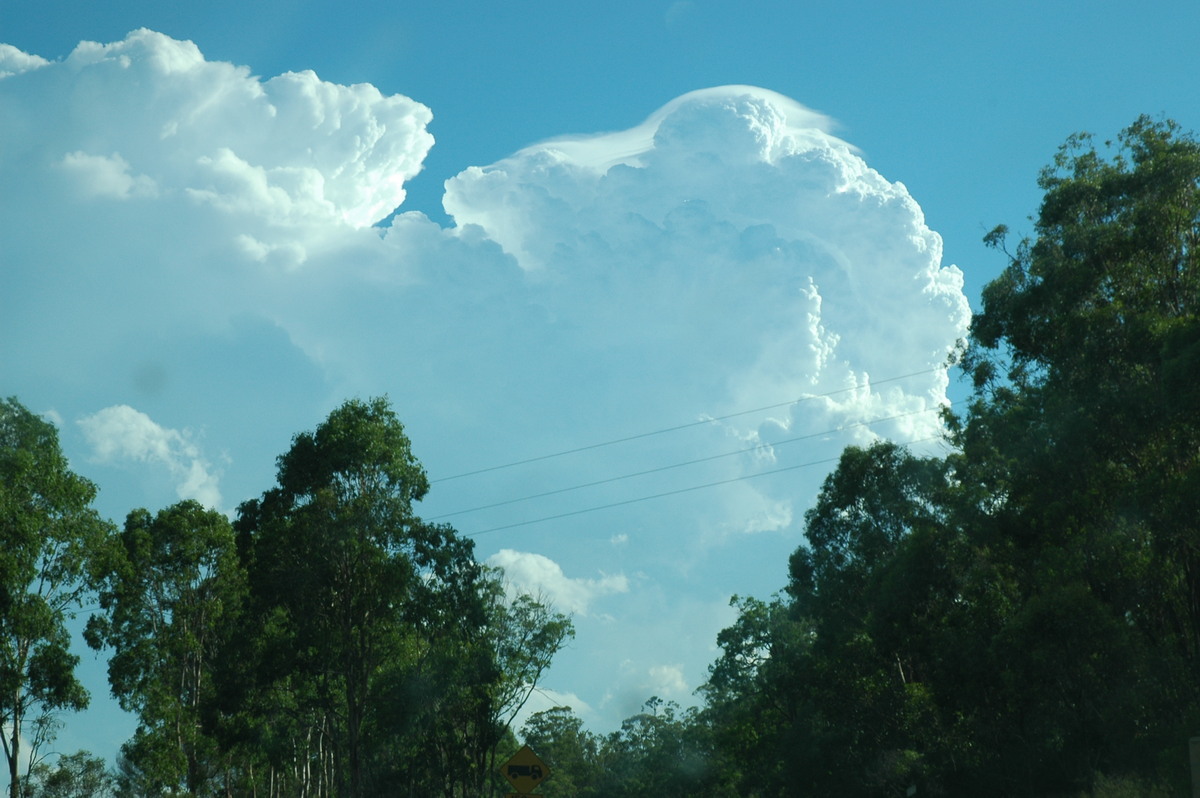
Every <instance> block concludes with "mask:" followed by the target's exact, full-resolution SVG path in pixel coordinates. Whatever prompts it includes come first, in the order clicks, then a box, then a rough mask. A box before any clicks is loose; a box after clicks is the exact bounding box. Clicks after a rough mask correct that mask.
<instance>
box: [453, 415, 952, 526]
mask: <svg viewBox="0 0 1200 798" xmlns="http://www.w3.org/2000/svg"><path fill="white" fill-rule="evenodd" d="M940 438H941V436H938V435H931V436H930V437H928V438H921V439H920V440H915V441H909V442H908V443H906V444H905V445H906V446H911V445H913V444H915V443H926V442H928V441H934V440H940ZM840 459H841V455H838V456H837V457H827V458H825V459H824V460H813V461H812V462H809V463H800V464H798V465H792V466H784V467H783V468H775V469H772V470H770V471H759V472H758V473H757V474H743V475H742V476H740V477H730V478H729V479H722V480H718V481H717V482H707V483H705V484H703V485H692V486H691V487H688V488H679V489H677V490H669V491H666V492H665V493H655V494H654V495H652V496H639V497H638V498H636V499H625V500H624V501H619V502H610V503H609V504H601V505H597V506H595V507H585V508H583V509H582V510H572V511H570V512H566V513H558V514H557V515H547V516H544V517H542V518H532V519H529V520H527V521H518V522H516V523H514V524H505V525H503V526H494V527H491V528H490V529H481V530H479V531H477V532H470V533H466V534H462V535H461V536H462V537H465V538H474V537H479V536H480V535H486V534H489V533H491V532H500V531H502V530H505V529H516V528H517V527H522V526H530V525H532V524H540V523H543V522H545V521H557V520H559V519H561V518H571V517H573V516H576V515H584V514H586V513H594V512H597V511H599V510H608V509H611V508H613V507H624V506H625V505H628V504H638V503H640V502H648V501H651V500H653V499H663V498H666V497H667V496H678V495H679V494H681V493H691V492H693V491H697V490H704V489H706V488H716V487H720V486H721V485H728V484H730V483H733V482H742V481H745V480H747V479H754V478H755V477H766V476H770V475H772V474H782V473H784V472H786V471H795V470H797V469H800V468H810V467H812V466H818V465H825V464H827V463H836V462H837V461H838V460H840Z"/></svg>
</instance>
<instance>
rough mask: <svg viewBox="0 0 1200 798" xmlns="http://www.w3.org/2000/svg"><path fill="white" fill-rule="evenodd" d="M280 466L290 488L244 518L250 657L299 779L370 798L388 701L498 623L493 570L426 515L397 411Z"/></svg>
mask: <svg viewBox="0 0 1200 798" xmlns="http://www.w3.org/2000/svg"><path fill="white" fill-rule="evenodd" d="M278 466H279V470H278V486H277V487H276V488H274V489H272V490H270V491H268V492H267V493H265V494H264V495H263V497H262V499H261V500H259V501H252V502H247V503H245V504H243V505H242V507H241V508H240V509H239V518H238V522H237V528H238V530H239V534H240V536H241V542H240V544H239V548H240V550H241V552H242V556H243V558H244V562H245V563H246V567H247V570H248V573H249V575H250V584H251V586H252V590H251V596H250V605H249V614H248V620H249V626H248V627H247V628H246V631H245V633H244V634H243V636H242V637H243V641H249V642H244V644H243V645H244V649H243V650H244V651H245V652H246V653H248V654H251V655H252V656H253V657H254V658H255V659H256V661H257V666H256V673H255V679H256V687H255V688H254V691H253V692H256V693H257V695H258V696H260V699H261V697H263V696H267V695H274V696H275V698H273V699H270V700H264V701H262V704H261V705H262V706H264V707H266V706H270V705H274V706H283V707H290V708H289V709H287V712H288V713H289V714H290V718H291V723H292V724H293V725H292V731H291V733H290V734H289V735H287V736H286V737H285V740H284V741H283V742H284V743H285V744H284V747H282V748H279V749H278V751H277V752H278V754H279V755H281V759H280V760H279V761H277V766H282V764H283V761H282V757H283V756H286V759H289V760H291V761H293V762H295V761H303V763H304V765H303V770H302V772H300V773H298V774H296V778H300V779H309V778H311V777H312V775H313V773H314V769H310V768H309V764H308V763H309V762H312V763H313V765H314V767H315V775H316V777H317V778H321V779H328V780H331V781H332V786H333V788H334V791H335V792H337V793H338V794H341V795H347V796H354V797H355V798H357V796H362V795H364V794H366V785H367V784H368V783H369V782H370V780H371V779H370V774H369V773H368V768H369V766H370V764H371V762H372V761H373V757H372V750H373V746H378V745H382V744H383V741H384V740H385V739H388V737H389V734H388V733H387V732H386V731H384V730H382V729H381V728H380V725H379V723H378V720H379V711H380V707H379V703H378V702H376V701H374V700H373V696H374V691H375V690H376V689H377V688H380V687H381V686H382V685H384V684H385V683H388V682H389V681H390V683H392V684H393V685H395V684H398V683H405V682H406V680H407V678H408V675H411V674H416V673H417V672H418V671H419V668H420V666H421V665H422V664H423V663H425V662H427V661H428V655H429V652H430V651H431V650H432V649H434V648H436V645H437V642H438V639H439V636H441V635H443V634H446V633H447V631H448V630H453V629H455V628H456V627H458V626H460V625H466V626H480V625H482V624H483V623H484V620H485V619H484V612H483V607H482V604H481V603H480V602H478V601H476V597H477V596H478V588H477V582H478V580H479V578H480V569H479V566H478V564H477V563H476V562H475V560H474V558H473V555H472V550H473V546H472V544H471V542H470V541H469V540H465V539H462V538H459V537H458V536H457V534H456V533H455V532H454V530H453V529H451V528H450V527H447V526H442V525H435V524H427V523H424V522H422V521H421V520H420V519H419V518H418V517H417V516H416V515H415V513H414V512H413V507H412V505H413V502H415V501H418V500H420V499H421V498H422V497H423V496H424V495H425V493H426V491H427V490H428V487H429V483H428V480H427V479H426V476H425V472H424V470H423V469H422V468H421V466H420V464H419V463H418V462H417V460H416V458H415V457H414V456H413V454H412V451H411V446H410V443H409V440H408V438H407V436H406V435H405V433H404V428H403V426H402V425H401V423H400V421H399V420H398V419H397V418H396V416H395V414H394V413H393V411H392V410H391V408H390V407H389V406H388V403H387V401H386V400H385V399H382V398H380V399H373V400H370V401H368V402H363V401H359V400H352V401H348V402H346V403H345V404H343V405H342V406H341V407H339V408H337V409H336V410H334V411H333V412H332V413H331V414H330V416H329V418H328V419H327V420H326V421H325V422H323V423H322V424H320V425H319V426H318V427H317V429H316V430H315V431H314V432H311V433H309V432H306V433H301V434H300V435H297V436H296V437H295V438H294V439H293V442H292V447H291V448H290V449H289V451H288V452H286V453H285V454H283V455H282V456H280V457H279V459H278ZM450 636H451V637H453V635H450ZM385 672H390V673H391V676H390V677H387V678H385V677H384V676H383V674H384V673H385ZM260 699H252V701H258V700H260ZM242 703H243V704H244V703H245V702H244V701H243V702H242ZM275 731H276V732H278V731H279V729H278V727H277V728H276V730H275ZM368 732H369V736H368ZM314 741H315V746H316V747H315V748H314V747H313V746H314ZM314 757H315V759H314Z"/></svg>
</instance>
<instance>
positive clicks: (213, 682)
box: [0, 118, 1200, 798]
mask: <svg viewBox="0 0 1200 798" xmlns="http://www.w3.org/2000/svg"><path fill="white" fill-rule="evenodd" d="M1039 185H1040V186H1041V188H1042V189H1043V190H1044V199H1043V202H1042V205H1041V208H1040V210H1039V212H1038V215H1037V217H1036V219H1034V220H1033V224H1034V227H1033V233H1032V237H1030V238H1029V239H1026V240H1022V241H1020V242H1018V243H1016V244H1015V245H1013V246H1012V247H1011V249H1010V248H1009V243H1008V241H1007V238H1006V235H1007V231H1006V230H1004V229H1003V228H997V229H996V230H995V231H993V232H992V233H991V234H989V236H988V237H987V239H986V240H987V242H988V243H989V244H990V245H992V246H994V247H995V248H996V249H997V250H998V251H999V252H1001V253H1003V254H1004V255H1005V256H1007V258H1008V260H1009V264H1008V267H1007V269H1006V270H1005V271H1004V273H1003V274H1002V275H1001V276H1000V277H999V278H998V279H997V280H995V281H994V282H993V283H991V284H990V285H989V286H988V287H987V288H986V289H985V291H984V294H983V297H982V312H981V313H979V314H978V315H977V316H976V317H975V319H974V321H973V323H972V329H971V335H970V340H969V341H966V342H964V343H963V346H962V348H961V350H960V359H959V361H958V363H959V366H960V367H961V369H962V372H963V374H964V376H965V378H967V379H969V380H970V384H971V386H972V398H971V400H970V403H969V405H968V406H967V407H966V409H965V410H964V411H963V412H961V413H952V412H949V411H947V413H946V415H945V420H946V424H947V430H948V433H947V444H948V445H947V451H948V452H949V453H948V454H947V455H945V456H943V457H923V456H917V455H914V454H912V453H911V452H909V451H907V450H906V449H904V448H903V447H900V446H897V445H895V444H891V443H879V444H876V445H874V446H871V447H869V448H851V449H848V450H847V451H846V452H844V453H843V456H842V458H841V460H840V462H839V465H838V467H837V468H836V470H835V471H834V472H833V473H832V474H831V475H830V476H829V477H828V478H827V479H826V481H825V483H824V486H823V488H822V490H821V492H820V496H819V498H818V501H817V503H816V504H815V506H814V507H813V508H812V509H811V510H809V511H808V513H807V514H806V516H805V524H806V533H807V534H806V540H807V542H806V543H805V544H804V545H803V546H801V547H800V548H799V549H797V550H796V552H795V553H794V554H793V555H792V557H791V560H790V563H789V568H788V575H787V582H786V584H785V585H784V586H783V590H782V592H781V593H780V594H779V595H777V596H775V597H773V598H771V599H769V600H763V599H756V598H738V597H735V598H734V600H733V604H734V606H735V607H736V608H737V610H738V617H737V620H736V622H735V623H734V624H733V625H732V626H730V627H729V628H728V629H725V630H724V631H723V632H721V634H720V636H719V638H718V641H717V642H718V644H719V646H720V649H721V655H720V657H719V658H718V659H717V661H716V662H714V663H713V664H712V666H711V667H710V671H709V676H708V679H707V681H706V683H705V684H704V685H703V686H702V687H701V689H700V697H701V699H702V700H701V702H700V706H698V707H693V708H689V709H686V710H685V709H682V708H680V707H678V706H677V705H675V704H672V703H665V704H664V703H663V702H661V701H659V700H658V699H651V700H650V701H648V702H647V703H646V705H645V707H644V711H643V712H641V713H639V714H638V715H636V716H634V717H632V718H629V719H628V720H627V721H625V723H624V724H623V725H622V727H621V729H619V730H618V731H615V732H613V733H611V734H608V735H598V734H593V733H592V732H589V731H588V730H587V729H585V728H584V727H583V724H582V721H581V720H580V719H579V718H578V717H577V716H576V715H575V714H574V713H573V712H572V711H571V710H570V708H567V707H559V708H555V709H552V710H549V711H546V712H541V713H537V714H534V715H533V716H531V717H530V718H529V719H528V721H527V722H526V723H525V724H524V726H523V728H522V729H520V730H519V734H518V735H517V737H516V738H514V737H513V736H512V735H511V734H510V733H509V732H508V731H507V729H506V724H507V722H508V721H509V720H511V718H512V716H513V713H514V710H515V708H516V707H517V706H519V705H520V704H521V702H522V701H523V700H524V698H525V697H526V696H527V691H528V689H529V688H530V686H531V685H533V684H535V683H536V681H537V677H538V676H539V675H540V673H541V672H542V670H544V668H545V667H547V665H548V663H549V661H550V658H551V657H552V656H553V654H554V652H555V651H556V650H557V649H558V647H559V646H560V645H561V644H562V643H563V641H564V639H565V638H566V637H568V636H569V635H570V634H571V626H570V623H569V620H568V619H566V618H564V617H563V616H561V615H558V614H556V613H554V612H553V611H552V610H551V609H550V608H547V607H545V606H543V605H541V604H539V603H538V602H536V601H534V600H532V599H529V598H525V599H521V600H518V601H517V602H516V603H511V604H510V603H508V602H506V601H504V600H503V591H502V590H501V588H500V585H499V584H498V582H497V579H496V576H495V575H494V574H489V573H487V572H485V571H483V570H482V569H481V568H480V566H479V565H478V564H477V563H476V562H475V561H474V559H473V556H472V552H471V545H470V542H469V541H466V540H463V539H462V538H460V537H458V536H457V535H456V534H455V533H454V531H453V530H452V529H450V528H448V527H443V526H438V525H431V524H428V523H425V522H423V521H421V520H420V519H419V518H418V517H416V516H415V515H414V514H413V512H412V502H413V501H415V500H417V499H419V498H420V496H421V495H423V494H424V492H425V490H426V489H427V482H426V480H425V476H424V473H423V472H422V471H421V469H420V467H419V465H418V464H417V463H416V461H415V459H414V458H413V457H412V455H411V453H410V452H409V448H408V441H407V439H406V438H405V437H404V435H403V431H402V428H401V427H400V425H399V422H398V421H396V419H395V418H394V416H393V415H392V413H391V411H390V409H388V407H387V406H386V403H384V402H382V401H378V400H377V401H373V402H369V403H361V402H350V403H347V404H346V405H344V406H343V407H341V408H339V409H338V410H337V411H335V412H334V414H333V415H331V416H330V418H329V419H328V420H327V421H326V422H325V423H324V424H322V425H321V426H320V427H318V428H317V430H316V431H315V433H305V434H302V435H299V436H297V437H296V439H295V441H294V443H293V446H292V448H291V450H289V452H287V453H286V454H284V455H283V456H282V457H280V458H279V472H278V485H277V487H275V488H273V489H272V490H270V491H268V492H266V493H265V494H263V496H262V498H261V499H259V500H257V501H253V502H248V503H246V504H244V505H243V506H242V507H241V508H240V509H239V512H238V516H237V519H236V521H235V522H234V523H233V524H232V525H231V524H229V523H228V522H227V521H226V520H225V519H224V518H223V517H222V516H220V515H217V514H214V513H212V512H209V511H206V510H204V509H202V508H200V507H198V506H197V505H195V504H189V503H184V504H181V505H177V506H175V507H171V508H167V509H166V510H163V511H161V512H159V513H157V514H151V513H149V512H146V511H138V512H135V513H132V514H131V515H130V516H129V518H128V520H127V521H126V524H125V527H124V529H122V530H120V531H117V530H115V529H111V528H108V527H107V526H106V525H105V524H104V522H102V521H101V520H100V519H98V518H96V517H95V514H94V513H92V512H91V511H90V510H89V509H88V507H89V505H90V502H91V499H92V496H93V495H94V488H93V487H92V486H91V485H90V484H89V483H87V482H86V481H84V480H81V479H80V478H78V477H76V476H74V475H72V474H70V472H69V471H67V470H66V468H65V461H63V459H62V457H61V454H60V453H58V448H57V441H56V440H55V438H54V430H53V427H51V426H50V425H48V424H46V423H45V422H42V421H41V420H39V419H37V418H35V417H33V416H32V415H30V414H29V413H28V412H27V411H25V410H24V409H23V408H21V407H20V406H19V405H18V404H17V403H16V402H15V401H10V402H8V403H7V404H4V405H2V406H0V458H3V459H2V460H0V469H2V473H0V477H2V478H3V481H2V483H0V523H3V524H4V527H3V535H4V541H5V545H4V547H3V549H2V550H0V584H2V585H3V592H2V594H0V635H2V638H0V639H2V641H3V650H2V651H0V656H3V657H4V660H3V662H2V663H0V696H3V698H0V721H2V722H3V727H4V729H5V732H6V733H5V735H4V738H5V753H6V755H8V757H9V762H10V765H12V767H13V768H14V770H13V776H14V779H15V778H16V770H15V764H14V763H15V762H16V761H17V758H18V757H19V756H20V752H19V751H18V750H17V749H16V745H17V743H18V741H19V737H18V735H17V734H15V733H10V732H9V730H12V729H24V730H25V737H24V738H23V739H28V740H32V741H34V743H35V744H37V742H38V741H39V740H41V741H44V740H45V739H46V737H45V735H46V734H49V733H50V732H51V731H52V725H53V724H52V723H50V724H44V725H42V726H39V725H38V723H40V722H41V721H39V720H35V719H36V718H52V713H53V712H54V711H57V710H60V709H70V708H77V707H79V706H82V704H83V703H85V702H86V695H85V694H84V693H83V691H82V687H81V686H80V685H79V684H78V683H77V682H76V681H75V680H74V676H73V665H74V658H73V657H72V656H71V655H70V653H69V651H68V646H67V643H68V639H67V636H66V632H65V629H64V627H63V625H62V623H63V618H64V616H65V613H67V612H68V611H69V609H70V607H72V606H75V605H76V604H77V602H78V601H79V600H80V599H81V598H82V597H83V596H84V595H86V594H87V591H88V590H91V591H94V593H95V595H96V596H98V600H99V604H100V607H101V610H102V611H101V613H100V614H99V615H97V616H96V618H95V619H94V620H93V621H92V622H91V623H90V624H89V627H88V634H87V639H88V642H89V643H90V644H91V645H93V646H95V647H97V648H100V649H103V650H106V651H110V652H111V657H112V659H111V666H110V677H111V684H112V689H113V691H114V694H115V695H117V696H118V698H119V699H120V700H121V702H122V705H123V706H124V707H126V708H127V709H129V710H131V711H133V712H134V713H136V715H137V716H138V719H139V722H140V725H139V728H138V732H137V734H136V735H135V737H134V738H133V739H132V740H131V741H129V742H128V743H127V744H126V745H125V746H124V748H123V749H122V758H121V760H120V762H119V764H118V768H117V773H116V774H115V776H114V775H113V774H106V773H105V772H104V770H103V763H98V762H97V761H96V760H95V759H94V758H89V757H87V756H86V755H79V756H77V757H75V758H64V759H63V760H60V762H59V764H58V766H57V768H51V767H49V766H42V769H41V770H40V771H39V770H37V768H35V773H34V778H33V779H32V782H33V784H34V787H35V789H33V791H32V792H31V793H30V794H34V795H38V796H43V797H45V796H50V795H57V796H67V795H85V794H100V793H99V792H95V791H93V792H91V793H89V792H86V791H80V792H66V791H60V792H53V791H52V788H53V785H54V783H55V782H54V779H56V778H57V779H59V783H61V784H67V785H68V786H69V785H79V784H84V783H85V782H87V780H88V779H92V780H93V781H92V782H90V783H94V784H99V785H101V786H100V787H98V788H97V789H101V788H102V789H105V790H107V789H110V788H111V787H112V784H111V782H112V781H113V780H114V779H115V781H116V782H117V790H118V792H119V793H120V794H128V795H239V796H240V795H262V796H283V795H287V796H293V795H294V796H310V795H311V796H318V795H320V796H323V795H331V796H367V795H398V796H400V795H444V796H484V795H491V794H496V793H497V792H503V791H504V789H505V788H506V787H507V785H505V784H503V783H502V782H499V780H498V776H497V775H496V773H495V766H496V765H497V764H498V762H499V761H503V758H504V757H506V756H507V755H508V754H509V753H510V752H511V751H513V750H515V748H516V746H517V744H518V742H519V741H520V742H525V743H528V744H529V745H530V746H531V747H532V748H533V749H534V750H535V751H536V752H537V753H538V755H539V756H540V757H541V758H542V759H544V760H545V761H546V762H547V763H548V764H549V765H550V767H551V768H552V770H553V775H552V776H551V777H550V778H549V779H547V780H546V781H545V782H544V783H542V784H541V785H540V787H539V791H540V792H541V793H542V794H543V795H544V796H546V798H568V797H575V798H599V797H600V796H605V797H606V798H609V797H611V796H630V797H633V796H637V797H640V796H689V797H690V796H697V795H704V796H714V798H732V796H738V797H739V798H745V797H746V796H751V797H753V796H757V797H759V798H768V797H770V798H776V797H780V796H835V795H836V796H842V797H845V798H855V797H856V796H862V798H866V797H867V796H909V795H917V796H925V795H928V796H939V795H940V796H964V795H971V796H981V797H983V798H988V797H989V796H995V798H1001V797H1005V798H1007V797H1009V796H1018V797H1019V796H1064V797H1065V796H1087V795H1092V796H1108V798H1116V797H1117V796H1157V795H1162V796H1168V795H1184V794H1188V792H1189V788H1188V783H1189V768H1188V757H1189V751H1188V740H1189V738H1190V737H1192V736H1196V735H1200V313H1198V312H1200V301H1198V300H1200V268H1198V264H1197V259H1198V258H1200V255H1198V254H1197V251H1198V244H1200V143H1197V141H1196V140H1195V139H1194V138H1193V137H1192V136H1191V135H1189V134H1185V133H1182V132H1181V131H1179V130H1178V129H1177V128H1176V127H1175V126H1174V125H1173V124H1171V123H1167V122H1154V121H1151V120H1148V119H1145V118H1143V119H1140V120H1138V121H1137V122H1136V123H1135V124H1134V125H1132V126H1131V127H1130V128H1128V129H1127V130H1125V131H1124V132H1123V133H1122V134H1121V136H1120V137H1119V139H1118V140H1117V141H1116V142H1115V143H1108V142H1106V143H1104V144H1103V145H1097V144H1096V143H1095V142H1093V140H1092V139H1091V138H1090V137H1088V136H1086V135H1079V136H1074V137H1072V138H1071V139H1069V140H1068V141H1067V143H1066V144H1065V145H1064V146H1063V148H1062V149H1061V150H1060V151H1059V153H1058V155H1057V157H1056V158H1055V160H1054V162H1053V163H1052V164H1051V165H1050V166H1049V167H1047V168H1046V169H1045V170H1044V171H1043V172H1042V174H1041V176H1040V178H1039ZM13 696H15V700H14V699H13V698H12V697H13ZM48 713H49V714H48ZM39 735H42V736H39ZM64 789H65V788H64ZM81 789H82V788H81ZM12 794H13V796H14V798H16V796H18V795H20V794H21V793H19V792H18V791H17V788H16V787H14V789H13V793H12Z"/></svg>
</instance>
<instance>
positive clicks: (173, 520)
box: [86, 501, 245, 795]
mask: <svg viewBox="0 0 1200 798" xmlns="http://www.w3.org/2000/svg"><path fill="white" fill-rule="evenodd" d="M92 570H93V578H94V579H95V580H96V583H97V585H98V587H99V600H100V607H101V609H102V610H103V613H102V614H100V615H95V616H93V617H92V618H91V619H90V620H89V622H88V628H87V632H86V637H87V640H88V643H89V645H91V646H92V647H93V648H96V649H102V648H106V647H109V648H112V649H113V655H112V657H111V659H110V660H109V664H108V676H109V683H110V685H111V686H112V692H113V695H114V696H116V698H117V699H118V701H119V702H120V704H121V707H122V708H123V709H125V710H126V711H131V712H134V713H136V714H137V716H138V720H139V727H138V730H137V732H136V735H135V737H134V739H133V740H131V741H129V743H127V744H126V746H125V748H124V749H123V753H124V755H125V756H126V757H127V758H128V759H130V760H131V763H132V764H134V765H136V766H137V768H138V770H139V772H141V773H142V774H144V777H145V778H147V779H150V778H152V779H153V780H154V781H155V782H156V783H157V784H158V785H159V788H160V789H163V790H168V791H180V790H185V791H186V792H188V793H189V794H192V795H200V794H203V793H204V791H205V790H206V788H207V786H208V785H209V783H210V782H211V781H212V780H213V779H215V778H216V777H217V776H218V775H219V773H220V770H221V768H220V767H219V762H218V756H217V749H216V744H215V741H214V740H213V739H212V738H211V737H210V736H208V735H207V734H205V733H204V731H203V730H202V728H201V718H202V709H203V707H204V705H205V703H206V702H208V701H210V700H211V693H212V690H213V671H214V669H215V667H216V665H217V657H218V652H219V651H220V648H221V645H222V642H223V640H224V638H225V635H226V630H227V629H228V628H230V625H231V624H232V622H233V621H234V620H235V619H236V617H237V613H238V611H239V609H240V607H241V604H242V601H243V597H244V590H245V578H244V575H243V572H242V570H241V567H240V563H239V562H238V559H237V552H236V549H235V546H234V535H233V528H232V526H230V524H229V520H228V519H227V518H226V517H225V516H224V515H222V514H221V513H219V512H217V511H216V510H208V509H205V508H203V507H202V506H200V504H198V503H197V502H194V501H185V502H181V503H179V504H176V505H174V506H172V507H168V508H167V509H165V510H162V511H160V512H159V513H157V514H156V515H153V516H152V515H151V514H150V513H149V512H147V511H146V510H135V511H133V512H132V513H130V514H129V516H128V518H126V520H125V527H124V529H123V530H122V531H121V532H120V533H119V534H114V535H113V536H112V537H111V538H110V539H109V540H108V541H107V544H106V545H105V546H104V547H103V548H102V549H101V550H100V551H99V552H98V553H97V556H96V557H95V558H94V559H93V561H92Z"/></svg>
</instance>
